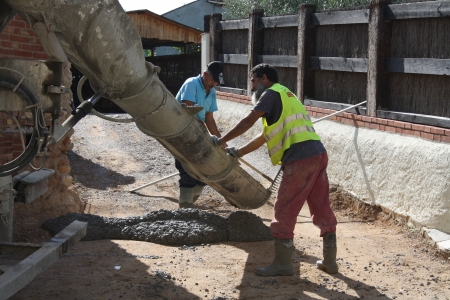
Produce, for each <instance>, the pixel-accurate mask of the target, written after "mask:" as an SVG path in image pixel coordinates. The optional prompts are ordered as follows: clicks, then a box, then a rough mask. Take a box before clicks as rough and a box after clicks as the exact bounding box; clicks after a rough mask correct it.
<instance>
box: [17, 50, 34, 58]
mask: <svg viewBox="0 0 450 300" xmlns="http://www.w3.org/2000/svg"><path fill="white" fill-rule="evenodd" d="M14 56H18V57H26V58H32V57H33V52H30V51H23V50H14Z"/></svg>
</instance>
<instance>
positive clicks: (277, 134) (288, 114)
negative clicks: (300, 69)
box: [263, 83, 320, 165]
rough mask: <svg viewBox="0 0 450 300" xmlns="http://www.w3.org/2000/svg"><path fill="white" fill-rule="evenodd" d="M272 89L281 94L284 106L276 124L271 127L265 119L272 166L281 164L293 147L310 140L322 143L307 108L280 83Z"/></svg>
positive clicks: (265, 130)
mask: <svg viewBox="0 0 450 300" xmlns="http://www.w3.org/2000/svg"><path fill="white" fill-rule="evenodd" d="M270 89H271V90H273V91H275V92H277V93H279V94H280V97H281V102H282V105H283V110H282V112H281V116H280V118H279V119H278V121H277V122H276V123H274V124H272V125H270V126H269V125H268V124H267V120H266V119H265V118H263V126H264V136H265V138H266V144H267V150H268V151H269V155H270V160H271V161H272V164H273V165H276V164H281V159H282V158H283V154H284V151H286V150H287V149H289V148H290V147H291V145H293V144H296V143H300V142H304V141H309V140H317V141H320V138H319V136H318V135H317V133H316V132H315V130H314V127H313V124H312V122H311V118H310V117H309V115H308V112H307V111H306V109H305V107H304V106H303V104H302V103H301V102H300V101H299V100H298V99H297V97H296V96H295V95H294V94H293V93H292V92H291V91H289V89H287V88H286V87H284V86H282V85H281V84H278V83H276V84H274V85H273V86H272V87H271V88H270Z"/></svg>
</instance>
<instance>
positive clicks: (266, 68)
mask: <svg viewBox="0 0 450 300" xmlns="http://www.w3.org/2000/svg"><path fill="white" fill-rule="evenodd" d="M251 72H252V74H256V77H258V78H262V77H263V75H264V74H266V76H267V79H269V80H270V81H271V82H273V83H278V72H277V70H276V69H275V68H274V67H272V66H271V65H269V64H259V65H257V66H255V67H254V68H253V69H252V70H251Z"/></svg>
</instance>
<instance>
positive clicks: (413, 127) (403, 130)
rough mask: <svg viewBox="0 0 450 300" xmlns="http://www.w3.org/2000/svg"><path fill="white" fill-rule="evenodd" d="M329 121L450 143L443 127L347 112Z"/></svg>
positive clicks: (227, 96) (244, 99) (315, 110)
mask: <svg viewBox="0 0 450 300" xmlns="http://www.w3.org/2000/svg"><path fill="white" fill-rule="evenodd" d="M217 97H218V98H220V99H224V100H230V101H235V102H240V103H245V104H249V105H251V104H252V102H251V98H250V97H249V96H244V95H236V94H232V93H225V92H219V91H217ZM305 108H306V110H307V111H308V113H309V114H310V115H311V116H313V117H315V118H321V117H325V116H328V115H330V114H332V113H334V112H336V110H331V109H325V108H319V107H313V106H305ZM329 120H333V121H337V122H340V123H343V124H348V125H352V126H355V127H365V128H369V129H375V130H381V131H387V132H391V133H399V134H404V135H411V136H416V137H421V138H424V139H428V140H432V141H439V142H446V143H450V129H445V128H441V127H434V126H428V125H420V124H413V123H408V122H401V121H394V120H387V119H381V118H372V117H367V116H361V115H356V114H351V113H345V112H344V113H342V114H339V115H337V116H333V117H330V118H329Z"/></svg>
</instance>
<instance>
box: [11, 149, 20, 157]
mask: <svg viewBox="0 0 450 300" xmlns="http://www.w3.org/2000/svg"><path fill="white" fill-rule="evenodd" d="M20 154H22V151H14V152H13V153H12V155H13V158H17V157H19V156H20Z"/></svg>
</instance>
